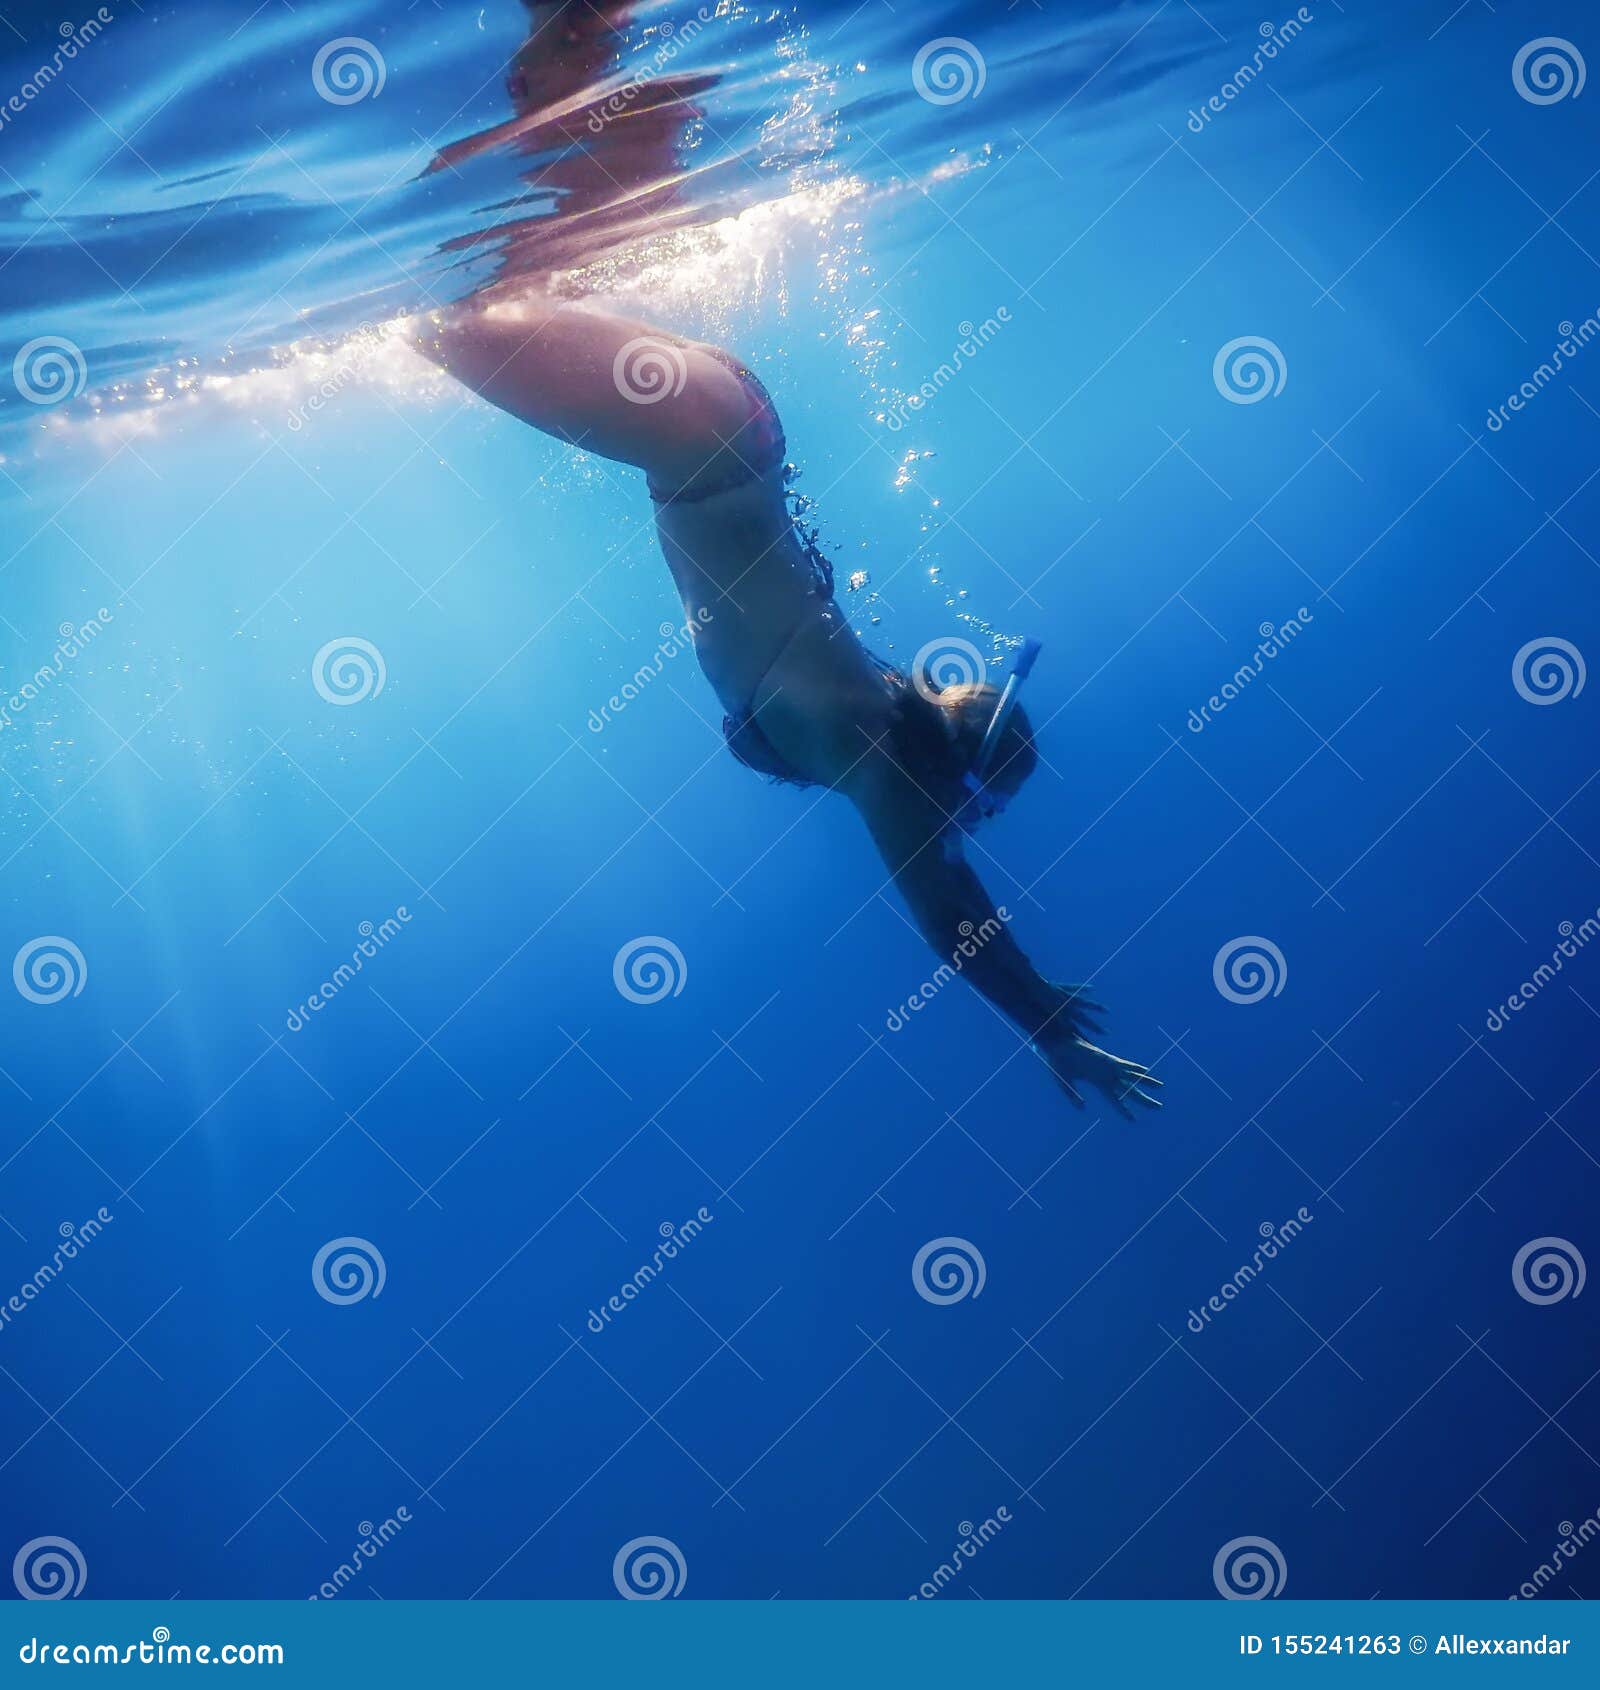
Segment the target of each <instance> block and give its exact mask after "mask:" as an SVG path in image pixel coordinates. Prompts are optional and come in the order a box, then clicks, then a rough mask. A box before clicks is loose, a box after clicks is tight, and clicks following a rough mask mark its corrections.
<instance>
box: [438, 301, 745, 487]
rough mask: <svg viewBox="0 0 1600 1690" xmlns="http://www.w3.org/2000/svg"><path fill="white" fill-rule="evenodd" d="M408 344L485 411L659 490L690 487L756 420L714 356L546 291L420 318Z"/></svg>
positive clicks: (702, 348)
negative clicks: (612, 464)
mask: <svg viewBox="0 0 1600 1690" xmlns="http://www.w3.org/2000/svg"><path fill="white" fill-rule="evenodd" d="M413 338H414V341H415V344H416V345H417V347H418V348H419V350H420V351H421V352H422V353H423V354H424V355H425V356H426V357H428V358H431V359H432V360H433V361H434V362H435V363H437V364H439V365H441V366H442V367H443V368H444V369H445V370H447V371H448V372H449V373H450V374H451V375H453V376H454V377H455V378H456V379H457V380H458V381H460V382H462V383H463V384H464V385H466V386H467V387H470V388H471V389H472V390H473V391H474V392H476V393H478V394H480V395H481V396H482V397H483V398H485V399H487V400H488V401H489V402H490V404H492V405H497V406H498V407H499V408H500V409H501V410H503V411H507V412H509V413H510V414H511V415H512V416H514V417H516V418H518V419H519V420H520V421H522V422H525V423H528V424H529V425H530V426H531V427H533V428H537V429H540V430H541V431H542V432H544V433H545V434H552V435H554V436H555V437H556V438H557V439H559V440H565V441H567V442H569V443H570V444H572V445H574V446H580V447H582V448H583V449H584V450H585V451H588V452H596V453H598V454H599V455H600V456H601V457H605V458H611V459H614V460H616V461H617V462H620V463H625V464H632V465H634V466H635V467H637V468H639V469H642V470H645V471H647V472H648V473H649V475H650V478H651V480H652V481H654V482H656V483H658V484H660V485H664V486H683V485H687V484H688V483H690V482H692V481H694V480H695V479H696V478H697V477H698V476H699V474H700V473H701V471H702V470H704V469H705V468H706V466H707V464H708V463H710V462H711V461H712V460H713V459H715V458H716V457H717V456H718V454H719V453H721V452H722V451H723V450H724V449H725V448H726V447H727V446H728V445H729V444H730V443H731V442H733V441H734V440H736V439H737V438H738V437H739V435H740V433H741V431H742V430H743V429H744V428H745V427H746V426H747V424H748V423H749V421H750V414H751V399H750V395H749V392H748V391H747V389H746V387H745V385H744V384H743V383H742V382H741V381H740V380H739V378H738V377H737V376H736V375H735V374H734V372H733V371H732V370H731V369H730V368H729V367H728V364H727V363H726V362H725V361H724V360H723V359H722V358H721V357H719V356H718V355H717V354H716V353H715V352H714V351H713V350H712V349H711V348H709V347H706V346H701V345H698V344H697V343H695V342H693V341H688V340H684V339H681V338H680V337H679V336H676V335H672V334H667V333H664V332H663V331H662V330H660V329H656V328H652V327H651V326H650V325H649V324H647V323H642V322H638V321H636V320H633V319H631V318H627V317H621V316H617V315H614V314H611V313H609V312H605V311H600V310H596V309H592V308H591V307H589V306H588V305H586V304H578V303H572V302H566V301H561V300H556V299H552V298H550V297H549V296H548V295H546V294H543V293H539V292H534V293H532V294H529V295H526V296H522V297H519V298H516V299H505V300H495V301H493V302H485V301H483V300H479V301H468V302H467V303H466V304H464V305H461V306H456V307H453V308H451V309H450V310H448V311H445V312H440V313H436V314H433V315H430V316H427V317H421V318H418V319H416V320H415V323H414V331H413Z"/></svg>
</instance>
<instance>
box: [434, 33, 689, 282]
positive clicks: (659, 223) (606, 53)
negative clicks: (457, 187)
mask: <svg viewBox="0 0 1600 1690" xmlns="http://www.w3.org/2000/svg"><path fill="white" fill-rule="evenodd" d="M632 11H633V5H632V3H631V0H621V3H607V0H564V3H563V4H560V5H553V4H549V3H548V0H546V3H543V4H539V5H530V7H529V13H530V33H529V36H528V39H527V41H526V42H525V43H524V44H523V46H522V47H521V49H520V50H519V51H518V53H517V56H516V58H515V60H514V61H513V63H512V67H511V73H510V77H509V91H510V94H511V98H512V101H513V103H514V104H515V106H516V108H517V115H516V117H514V118H513V119H511V120H510V121H509V122H507V123H503V124H500V125H497V126H496V127H495V128H494V129H491V130H488V131H486V132H484V133H482V134H480V135H475V136H471V137H469V138H467V139H466V140H463V141H458V142H455V143H452V145H450V146H448V147H446V148H444V149H443V151H441V153H440V154H439V155H438V158H437V159H436V160H435V162H434V165H433V167H432V168H434V169H440V168H444V167H447V166H455V165H458V164H462V163H464V162H466V161H467V160H468V159H471V158H473V157H475V156H477V155H478V154H479V153H481V152H484V151H487V150H490V149H492V148H495V147H502V146H503V147H506V148H508V149H510V150H513V151H515V152H520V153H522V154H523V155H525V156H533V155H538V157H539V160H540V162H539V163H537V164H536V165H534V166H532V167H531V168H529V169H527V170H525V171H524V173H523V178H522V179H523V181H524V182H525V183H526V184H528V187H529V188H530V189H531V190H533V192H532V193H530V194H529V195H528V196H526V197H527V199H529V200H532V199H534V198H536V197H537V198H543V199H547V200H548V201H549V202H550V210H549V212H548V213H547V214H546V215H542V216H533V217H521V218H518V219H517V220H515V221H513V222H508V223H504V224H501V225H500V226H499V227H497V228H494V229H490V230H486V231H483V232H481V233H477V234H473V235H469V236H465V237H462V238H460V239H458V240H455V241H451V242H449V243H447V245H446V250H447V251H461V250H469V249H471V248H473V247H477V246H481V245H485V244H494V245H497V246H499V247H500V249H501V251H500V277H501V279H508V278H511V277H518V278H521V277H526V276H535V275H539V274H540V273H542V272H543V273H547V272H549V271H551V270H557V269H573V268H577V267H579V266H581V265H583V264H585V263H589V262H592V261H594V260H595V259H596V258H598V257H600V256H602V255H603V254H604V253H605V252H607V251H608V250H614V249H615V248H617V247H619V246H621V245H623V244H625V243H627V242H629V241H633V240H637V239H639V238H640V237H641V236H644V235H647V234H650V233H653V232H656V231H659V230H661V229H664V228H670V227H672V226H673V225H674V224H675V223H676V222H678V221H680V220H681V219H682V217H683V216H684V215H686V214H687V208H686V207H685V206H684V203H683V195H682V193H681V189H680V183H681V181H682V178H683V173H682V171H681V169H680V166H679V151H680V148H681V146H682V143H683V139H684V135H685V133H686V131H687V130H688V128H689V126H690V124H692V123H693V122H694V121H695V120H696V119H697V118H699V116H700V115H701V112H700V108H699V106H698V105H696V104H695V103H694V102H695V99H696V97H697V96H699V95H700V94H703V93H704V92H705V91H706V90H707V89H709V88H710V87H712V86H714V85H715V82H716V78H715V77H710V76H676V77H661V78H657V79H655V80H651V81H640V82H624V81H622V80H620V78H619V76H618V75H617V74H609V75H608V73H613V72H614V71H615V70H616V68H617V67H616V66H615V65H614V61H615V58H616V51H617V47H618V45H619V42H620V41H621V39H622V31H623V28H624V27H625V26H626V24H627V23H628V22H629V20H630V17H631V14H632ZM648 65H649V61H644V62H643V63H642V64H641V69H642V68H647V67H648ZM623 68H625V67H623ZM656 68H659V60H658V61H657V62H656Z"/></svg>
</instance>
